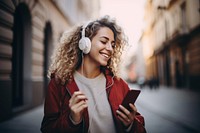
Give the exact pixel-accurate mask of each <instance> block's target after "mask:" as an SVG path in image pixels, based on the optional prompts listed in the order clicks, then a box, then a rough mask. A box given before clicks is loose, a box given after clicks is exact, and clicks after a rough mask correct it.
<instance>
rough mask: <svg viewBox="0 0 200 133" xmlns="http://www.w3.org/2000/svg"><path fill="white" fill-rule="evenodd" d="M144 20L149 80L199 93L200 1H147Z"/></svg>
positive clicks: (143, 39) (144, 46)
mask: <svg viewBox="0 0 200 133" xmlns="http://www.w3.org/2000/svg"><path fill="white" fill-rule="evenodd" d="M144 19H145V22H146V27H145V30H144V33H143V35H142V37H141V43H142V45H143V50H144V54H145V59H146V60H145V64H146V78H147V79H151V78H156V79H158V80H159V82H160V84H163V85H167V86H173V87H177V88H190V89H193V90H200V89H199V88H200V1H199V0H147V1H146V5H145V17H144Z"/></svg>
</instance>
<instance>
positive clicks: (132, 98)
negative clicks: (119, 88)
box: [121, 90, 141, 111]
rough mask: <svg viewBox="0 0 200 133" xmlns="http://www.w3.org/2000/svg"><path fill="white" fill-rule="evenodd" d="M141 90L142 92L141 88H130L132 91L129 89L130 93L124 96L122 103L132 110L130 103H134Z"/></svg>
mask: <svg viewBox="0 0 200 133" xmlns="http://www.w3.org/2000/svg"><path fill="white" fill-rule="evenodd" d="M140 92H141V91H140V90H130V91H128V93H127V94H126V96H125V97H124V99H123V101H122V104H121V105H122V106H124V107H125V108H126V109H128V110H129V111H131V107H130V106H129V103H132V104H134V103H135V101H136V99H137V97H138V96H139V94H140Z"/></svg>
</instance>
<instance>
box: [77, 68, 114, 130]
mask: <svg viewBox="0 0 200 133" xmlns="http://www.w3.org/2000/svg"><path fill="white" fill-rule="evenodd" d="M74 79H75V82H76V84H77V85H78V88H79V89H80V91H82V92H83V93H84V94H85V95H86V97H87V98H88V113H89V133H116V130H115V125H114V120H113V117H112V112H111V108H110V104H109V102H108V99H107V94H106V78H105V76H104V74H102V73H101V74H100V75H99V76H97V77H95V78H92V79H89V78H86V77H84V76H83V75H81V74H80V73H78V72H77V71H76V72H75V73H74Z"/></svg>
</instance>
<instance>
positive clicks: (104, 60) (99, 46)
mask: <svg viewBox="0 0 200 133" xmlns="http://www.w3.org/2000/svg"><path fill="white" fill-rule="evenodd" d="M91 43H92V45H91V51H90V53H89V54H88V55H86V58H88V59H89V60H88V61H89V62H90V63H92V64H93V65H96V66H97V67H99V66H106V65H107V64H108V61H109V59H110V58H111V55H112V53H113V48H114V46H115V41H114V34H113V31H112V30H111V29H110V28H108V27H101V28H100V29H99V30H98V32H97V34H96V35H95V36H94V37H93V38H92V40H91Z"/></svg>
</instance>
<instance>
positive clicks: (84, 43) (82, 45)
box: [79, 37, 91, 54]
mask: <svg viewBox="0 0 200 133" xmlns="http://www.w3.org/2000/svg"><path fill="white" fill-rule="evenodd" d="M79 49H80V50H82V51H83V53H84V54H88V53H89V52H90V49H91V41H90V39H89V38H88V37H82V38H81V39H80V41H79Z"/></svg>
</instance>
